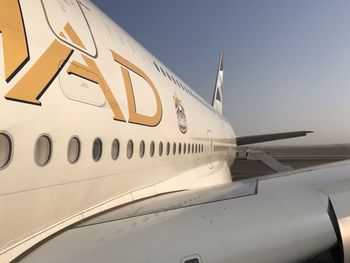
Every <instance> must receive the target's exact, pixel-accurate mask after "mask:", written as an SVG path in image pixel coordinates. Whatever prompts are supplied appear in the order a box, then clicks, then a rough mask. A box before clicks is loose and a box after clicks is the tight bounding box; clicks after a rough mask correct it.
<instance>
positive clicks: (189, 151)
mask: <svg viewBox="0 0 350 263" xmlns="http://www.w3.org/2000/svg"><path fill="white" fill-rule="evenodd" d="M187 151H188V152H187V153H188V154H190V153H191V144H187Z"/></svg>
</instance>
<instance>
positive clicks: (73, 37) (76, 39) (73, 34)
mask: <svg viewBox="0 0 350 263" xmlns="http://www.w3.org/2000/svg"><path fill="white" fill-rule="evenodd" d="M64 31H66V33H67V35H68V37H69V38H70V39H71V40H72V41H73V43H74V44H75V45H77V46H78V47H80V48H82V49H85V50H86V47H85V45H84V44H83V42H82V41H81V40H80V38H79V36H78V34H77V33H76V32H75V31H74V29H73V27H72V26H71V24H70V23H67V24H66V26H65V27H64Z"/></svg>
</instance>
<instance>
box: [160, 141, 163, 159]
mask: <svg viewBox="0 0 350 263" xmlns="http://www.w3.org/2000/svg"><path fill="white" fill-rule="evenodd" d="M162 155H163V143H162V142H159V156H162Z"/></svg>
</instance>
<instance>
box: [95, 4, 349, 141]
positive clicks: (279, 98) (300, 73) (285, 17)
mask: <svg viewBox="0 0 350 263" xmlns="http://www.w3.org/2000/svg"><path fill="white" fill-rule="evenodd" d="M92 2H94V3H95V4H96V5H97V6H98V7H100V8H101V9H102V10H103V11H104V12H105V13H106V14H108V15H109V16H110V17H111V18H112V19H113V20H115V21H116V22H117V23H118V24H119V25H120V26H121V27H123V28H124V29H125V30H126V31H127V32H128V33H129V34H130V35H132V36H133V37H134V38H135V39H136V40H138V41H139V42H140V43H141V44H142V45H143V46H144V47H145V48H146V49H148V50H149V51H150V52H151V53H153V54H154V55H155V56H156V57H157V58H158V59H159V60H160V61H162V62H163V63H164V64H165V65H167V66H168V67H169V68H171V69H172V70H173V71H174V72H175V73H177V74H178V75H179V76H180V77H181V78H182V79H183V80H184V81H186V82H187V83H188V84H189V85H190V86H191V87H192V88H193V89H194V90H196V91H197V92H198V93H199V94H200V95H202V97H203V98H204V99H206V100H207V101H210V100H211V96H212V92H213V85H214V80H215V74H216V69H217V63H218V58H219V52H220V50H221V49H222V50H224V51H225V89H224V115H225V116H226V117H227V119H228V120H229V121H230V122H231V124H232V125H233V127H234V128H235V130H236V133H237V134H238V135H251V134H259V133H270V132H283V131H290V130H303V129H307V130H314V131H315V134H314V135H311V136H309V137H307V138H304V139H294V140H291V141H290V142H289V143H290V144H303V143H307V144H318V143H350V15H349V14H350V1H344V0H342V1H341V0H335V1H329V0H317V1H316V0H308V1H305V0H289V1H287V0H285V1H280V0H264V1H261V0H215V1H209V0H176V1H169V0H127V1H125V0H124V1H122V0H121V1H111V0H92Z"/></svg>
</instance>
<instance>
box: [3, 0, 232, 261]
mask: <svg viewBox="0 0 350 263" xmlns="http://www.w3.org/2000/svg"><path fill="white" fill-rule="evenodd" d="M4 2H5V3H1V4H0V8H1V10H0V31H1V32H2V39H3V41H2V42H0V49H1V50H4V52H3V53H1V58H0V68H2V69H4V68H5V70H6V72H5V71H4V70H2V71H0V79H1V89H0V113H1V120H0V133H2V134H6V135H7V136H8V138H11V142H12V149H10V155H11V158H10V160H9V162H8V163H7V164H6V165H5V166H4V167H3V169H1V170H0V214H1V216H0V224H1V226H2V228H1V232H0V233H1V234H0V258H1V257H2V258H3V259H4V258H7V259H11V258H13V257H14V256H16V255H18V254H20V253H22V252H23V251H25V250H26V249H28V248H30V247H31V246H33V245H34V244H36V243H37V242H39V241H41V240H43V239H44V238H46V237H48V236H50V235H51V234H53V233H55V232H57V231H59V230H62V229H63V228H65V227H67V226H68V225H70V224H73V223H76V222H78V221H79V220H81V219H83V218H85V217H88V216H91V215H94V214H96V213H99V212H101V211H104V210H106V209H109V208H111V207H115V206H117V205H121V204H124V203H127V202H132V201H134V200H137V199H140V198H145V197H149V196H152V195H156V194H161V193H165V192H171V191H179V190H184V189H191V188H198V187H205V186H212V185H216V184H224V183H229V182H231V175H230V169H229V168H230V165H231V164H232V162H233V159H234V156H235V146H236V145H235V134H234V132H233V130H232V128H231V126H230V124H229V123H228V122H227V121H226V120H225V119H224V118H223V117H222V116H221V115H220V114H217V113H216V112H215V111H214V110H213V109H212V107H211V106H210V105H208V104H207V103H205V102H204V101H203V100H202V99H201V98H200V97H199V96H198V95H196V93H195V92H194V91H193V90H191V89H190V88H188V86H187V85H185V84H184V82H183V81H181V80H180V78H179V77H177V76H176V75H175V74H174V73H172V72H171V71H170V70H169V69H167V68H166V67H165V66H164V65H162V64H161V63H160V62H159V61H158V60H157V59H156V58H154V57H153V56H152V55H151V54H150V53H149V52H147V51H146V50H145V49H144V48H143V47H142V46H141V45H140V44H138V43H137V42H136V41H135V40H134V39H133V38H131V37H130V36H129V35H128V34H127V33H125V32H124V31H123V30H122V29H121V28H120V27H118V26H117V25H116V24H114V23H113V22H112V21H111V20H109V18H107V17H105V16H104V15H103V14H102V13H101V12H100V11H99V10H98V9H97V8H96V7H95V6H94V5H93V4H91V3H90V2H88V1H81V2H82V5H79V4H78V2H77V1H73V0H71V1H59V0H42V1H40V0H30V1H29V0H21V1H19V2H18V0H6V1H4ZM18 3H20V5H19V7H20V11H21V12H20V13H21V14H22V20H23V24H24V26H23V27H21V23H19V21H15V20H16V18H15V17H16V14H19V13H18V12H17V11H18V10H16V5H17V4H18ZM4 8H5V9H4ZM6 12H7V13H10V14H5V13H6ZM11 12H13V14H12V13H11ZM16 12H17V13H16ZM8 16H10V17H11V19H10V21H4V20H6V19H5V18H7V17H8ZM17 17H18V16H17ZM67 24H69V26H68V27H67ZM23 30H24V31H25V34H23ZM11 34H12V35H15V37H11ZM17 34H18V35H19V37H17ZM21 35H22V36H25V38H26V43H24V42H23V41H21V38H20V36H21ZM5 38H6V40H5ZM5 41H7V44H6V43H5ZM26 45H27V52H28V56H27V57H25V60H24V61H22V63H18V65H17V66H18V67H16V66H13V64H16V62H17V61H20V59H17V58H16V57H11V56H12V55H13V54H14V53H13V52H12V53H11V52H10V51H11V50H10V49H11V47H12V48H16V50H22V51H23V52H24V53H25V48H24V47H25V46H26ZM6 49H7V50H6ZM19 53H20V52H18V54H19ZM3 54H4V55H3ZM154 63H156V65H155V64H154ZM11 67H12V68H14V69H15V70H12V71H11ZM157 67H158V69H159V70H158V69H157ZM162 71H165V75H164V74H163V72H162ZM11 73H12V74H11ZM10 75H11V76H10ZM168 75H169V76H168ZM128 76H129V78H130V79H128ZM123 118H124V120H123ZM40 135H45V136H47V138H50V140H51V150H49V152H50V158H49V159H50V160H49V161H48V162H47V163H45V164H44V165H38V164H37V162H36V161H35V155H37V154H39V155H41V154H43V155H44V157H43V158H45V150H43V151H40V150H38V149H37V148H38V147H37V146H36V142H37V140H38V138H39V137H40ZM72 137H76V138H77V139H78V140H79V142H80V148H79V158H78V160H77V161H76V162H74V163H70V162H69V161H68V157H67V155H69V154H72V153H71V152H70V149H69V148H68V144H69V141H70V139H71V138H72ZM96 138H99V139H100V141H101V142H102V154H101V158H100V159H99V160H98V161H95V160H94V159H93V144H94V141H95V139H96ZM114 140H118V142H119V154H118V156H117V158H116V160H113V158H112V144H113V141H114ZM130 140H131V141H132V143H133V154H132V156H130V150H131V148H130V147H129V157H130V158H128V149H127V147H128V142H129V141H130ZM142 141H143V142H144V143H145V153H144V156H143V157H141V156H140V143H141V142H142ZM152 142H154V155H153V156H151V155H152V154H151V148H152V146H151V145H152ZM168 143H169V145H170V149H169V154H168V152H167V145H168ZM129 144H130V143H129ZM174 144H175V145H176V149H175V150H174ZM180 145H181V146H180ZM185 147H186V152H185ZM160 148H161V149H162V150H161V152H162V153H161V154H160V150H159V149H160ZM180 148H181V149H180ZM189 148H190V150H189ZM1 151H4V150H3V149H1V144H0V152H1ZM114 153H115V152H114ZM114 157H116V156H114Z"/></svg>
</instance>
